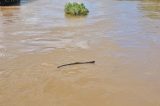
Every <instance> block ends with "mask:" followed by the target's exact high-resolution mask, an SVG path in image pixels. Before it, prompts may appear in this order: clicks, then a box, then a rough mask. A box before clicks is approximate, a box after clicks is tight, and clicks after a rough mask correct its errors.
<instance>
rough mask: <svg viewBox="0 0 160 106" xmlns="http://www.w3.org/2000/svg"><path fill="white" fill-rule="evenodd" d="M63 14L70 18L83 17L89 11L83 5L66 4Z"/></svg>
mask: <svg viewBox="0 0 160 106" xmlns="http://www.w3.org/2000/svg"><path fill="white" fill-rule="evenodd" d="M64 11H65V13H66V14H68V15H72V16H85V15H88V13H89V10H88V9H87V8H86V7H85V5H84V4H83V3H76V2H73V3H70V2H69V3H67V4H66V5H65V10H64Z"/></svg>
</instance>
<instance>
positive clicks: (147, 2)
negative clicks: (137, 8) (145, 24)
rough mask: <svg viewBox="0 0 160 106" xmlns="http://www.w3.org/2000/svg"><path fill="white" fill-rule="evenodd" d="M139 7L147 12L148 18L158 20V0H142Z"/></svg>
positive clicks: (159, 9)
mask: <svg viewBox="0 0 160 106" xmlns="http://www.w3.org/2000/svg"><path fill="white" fill-rule="evenodd" d="M141 6H142V7H141V8H142V9H143V10H145V11H146V12H147V13H146V14H147V16H148V17H150V18H155V19H157V18H158V19H160V0H143V1H142V2H141Z"/></svg>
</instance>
